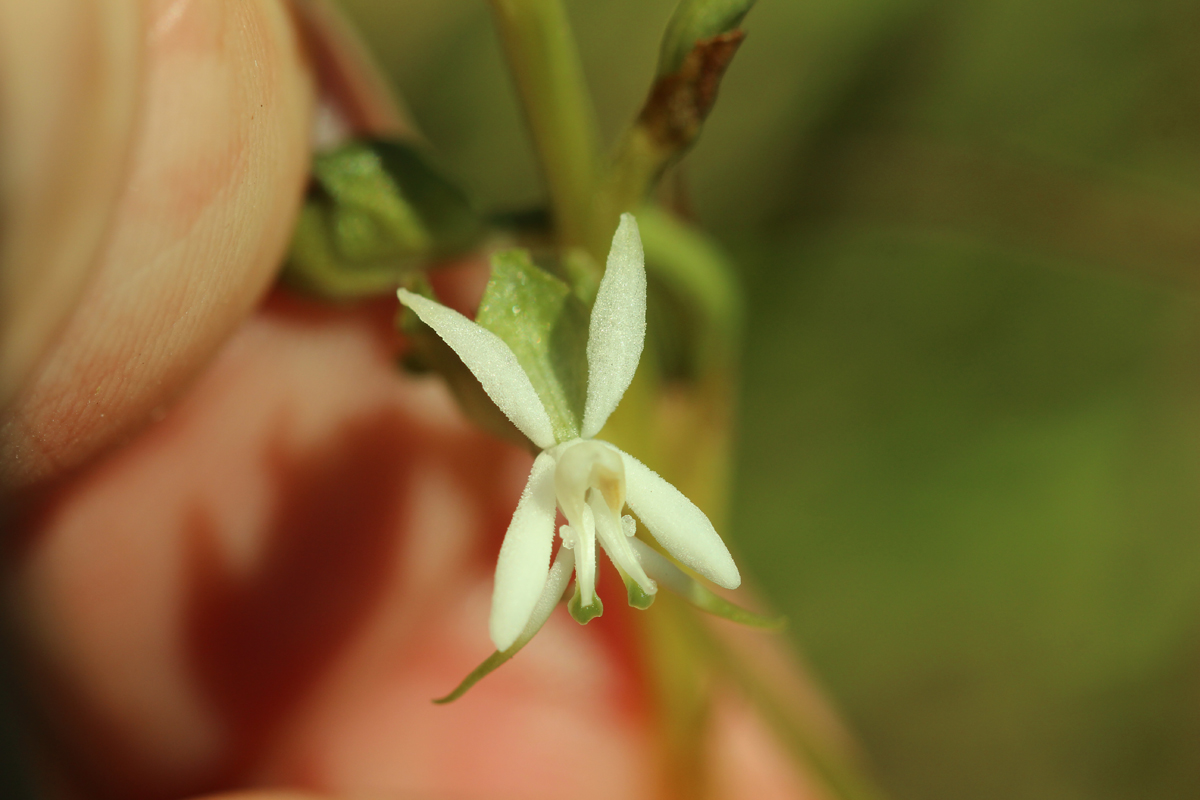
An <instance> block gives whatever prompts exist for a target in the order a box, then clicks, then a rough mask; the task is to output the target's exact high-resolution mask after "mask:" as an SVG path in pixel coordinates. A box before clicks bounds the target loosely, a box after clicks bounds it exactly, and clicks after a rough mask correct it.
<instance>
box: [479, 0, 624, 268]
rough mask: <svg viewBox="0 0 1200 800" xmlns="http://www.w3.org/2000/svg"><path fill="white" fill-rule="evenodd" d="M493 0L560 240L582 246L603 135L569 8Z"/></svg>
mask: <svg viewBox="0 0 1200 800" xmlns="http://www.w3.org/2000/svg"><path fill="white" fill-rule="evenodd" d="M490 2H491V5H492V10H493V11H494V12H495V17H496V25H497V27H498V28H499V30H500V39H501V41H502V43H503V45H504V52H505V55H506V57H507V58H508V65H509V68H510V69H511V70H512V73H513V77H514V79H515V81H516V84H517V92H518V94H519V95H520V98H521V103H522V105H523V106H524V109H525V116H526V118H527V120H528V122H529V127H530V129H531V130H532V133H533V140H534V145H535V146H536V148H537V154H538V159H539V161H540V162H541V168H542V173H543V175H544V176H545V179H546V184H547V188H548V189H549V192H550V203H551V207H552V209H553V212H554V220H555V223H556V226H557V229H558V235H559V243H560V244H561V245H563V246H580V245H584V244H585V243H586V236H587V230H588V220H589V217H590V214H591V203H592V194H593V192H594V191H595V187H596V173H597V161H598V156H597V138H598V137H597V135H596V126H595V119H594V114H593V110H592V104H591V99H590V97H589V95H588V91H587V85H586V83H585V82H584V77H583V68H582V66H581V64H580V61H579V53H578V51H577V50H576V48H575V40H574V37H573V36H572V35H571V28H570V25H569V24H568V22H567V15H566V12H565V10H564V9H563V7H562V3H561V2H559V0H490ZM603 255H604V254H603V253H601V254H600V256H601V257H603Z"/></svg>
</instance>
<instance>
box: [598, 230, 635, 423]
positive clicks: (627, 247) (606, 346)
mask: <svg viewBox="0 0 1200 800" xmlns="http://www.w3.org/2000/svg"><path fill="white" fill-rule="evenodd" d="M645 340H646V264H645V256H644V255H643V253H642V239H641V237H640V236H639V235H638V227H637V222H636V221H635V220H634V218H633V215H632V214H622V215H621V224H620V225H619V226H617V232H616V234H615V235H614V236H613V241H612V249H610V250H609V251H608V265H607V266H606V267H605V269H604V278H602V279H601V281H600V290H599V292H598V293H597V294H596V304H595V305H594V306H593V307H592V320H591V324H590V326H589V328H588V344H587V359H588V386H587V402H586V403H585V404H584V409H583V438H585V439H588V438H591V437H592V436H595V435H596V434H597V433H599V432H600V429H601V428H603V427H604V423H605V422H607V421H608V415H609V414H611V413H612V412H613V409H614V408H616V407H617V403H619V402H621V396H622V395H624V394H625V390H626V389H628V388H629V382H630V381H631V380H633V373H634V371H636V370H637V365H638V360H639V359H641V357H642V345H643V344H644V343H645Z"/></svg>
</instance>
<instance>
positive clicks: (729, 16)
mask: <svg viewBox="0 0 1200 800" xmlns="http://www.w3.org/2000/svg"><path fill="white" fill-rule="evenodd" d="M754 3H755V0H680V2H679V5H677V6H675V13H673V14H672V15H671V19H670V21H669V22H667V30H666V32H665V33H664V34H663V39H662V45H661V46H660V48H659V54H658V77H660V78H661V77H662V76H664V75H670V74H671V73H673V72H678V71H679V68H680V67H682V66H683V62H684V60H685V59H686V58H687V57H688V54H689V53H691V52H692V50H693V49H694V48H695V47H696V43H697V42H699V41H700V40H702V39H711V38H713V37H714V36H720V35H721V34H724V33H729V32H730V31H732V30H733V29H734V28H736V27H737V26H738V25H740V24H741V22H742V19H743V18H744V17H745V16H746V13H747V12H748V11H749V10H750V8H751V7H752V6H753V5H754Z"/></svg>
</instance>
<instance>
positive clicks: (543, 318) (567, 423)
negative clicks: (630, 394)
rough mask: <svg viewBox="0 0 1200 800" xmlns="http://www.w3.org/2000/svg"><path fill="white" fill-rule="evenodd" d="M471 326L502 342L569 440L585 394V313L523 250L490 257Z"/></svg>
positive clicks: (557, 429)
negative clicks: (475, 324) (484, 286)
mask: <svg viewBox="0 0 1200 800" xmlns="http://www.w3.org/2000/svg"><path fill="white" fill-rule="evenodd" d="M475 321H476V322H478V323H479V324H480V325H482V326H483V327H485V328H487V329H488V330H489V331H491V332H492V333H494V334H496V335H497V336H499V337H500V338H501V339H503V340H504V342H505V344H507V345H508V346H509V347H510V348H511V349H512V351H513V353H514V354H515V355H516V357H517V361H518V363H520V365H521V368H522V369H523V370H525V373H526V374H527V375H528V376H529V380H530V381H531V382H532V383H533V388H534V389H535V390H537V393H538V397H540V398H541V400H542V403H543V405H545V406H546V411H547V413H548V414H549V415H550V421H551V423H552V424H553V425H554V435H555V437H556V438H557V439H558V440H559V441H566V440H568V439H575V438H578V436H579V428H580V424H581V420H582V418H583V404H584V400H585V397H586V394H587V367H586V348H587V335H588V311H587V308H585V307H584V305H583V303H582V302H581V301H580V300H579V298H578V297H576V296H575V294H574V293H573V292H572V291H571V287H569V286H568V285H567V284H566V283H564V282H563V281H561V280H559V279H558V278H556V277H554V276H553V275H551V274H550V273H548V272H546V271H545V270H543V269H541V268H539V267H537V266H536V265H535V264H534V263H533V262H532V261H531V260H530V258H529V254H528V253H527V252H525V251H524V250H507V251H504V252H500V253H497V254H496V255H494V256H493V257H492V277H491V280H489V281H488V285H487V289H486V290H484V293H483V300H482V301H481V302H480V304H479V313H478V314H477V315H476V317H475Z"/></svg>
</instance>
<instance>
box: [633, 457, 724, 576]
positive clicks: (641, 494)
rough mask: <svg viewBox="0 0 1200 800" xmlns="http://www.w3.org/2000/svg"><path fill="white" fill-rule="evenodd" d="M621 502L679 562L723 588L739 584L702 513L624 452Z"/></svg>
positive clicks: (647, 468) (721, 547)
mask: <svg viewBox="0 0 1200 800" xmlns="http://www.w3.org/2000/svg"><path fill="white" fill-rule="evenodd" d="M621 457H622V458H624V459H625V502H627V503H628V504H629V507H630V508H631V509H633V512H634V513H635V514H637V515H638V517H640V518H641V520H642V522H643V523H644V524H645V525H646V528H647V529H648V530H649V531H650V533H651V535H653V536H654V538H655V539H657V540H658V543H659V544H661V545H662V546H663V547H664V548H666V550H667V552H668V553H670V554H671V555H672V556H674V557H675V558H677V559H679V561H680V562H681V563H683V564H686V565H687V566H689V567H691V568H692V569H694V570H696V572H699V573H700V574H701V575H703V576H704V577H706V578H708V579H709V580H710V581H712V582H713V583H715V584H717V585H719V586H724V587H725V588H726V589H736V588H737V587H738V585H739V584H741V582H742V576H741V575H740V574H739V573H738V568H737V565H736V564H734V563H733V556H731V555H729V550H728V548H726V547H725V543H724V542H722V541H721V537H720V536H719V535H717V531H716V529H715V528H713V526H712V523H711V522H709V521H708V517H706V516H705V515H704V512H703V511H701V510H700V509H698V508H696V505H695V504H694V503H693V502H692V501H691V500H688V499H687V498H686V497H684V496H683V493H682V492H680V491H679V490H678V489H676V488H675V487H674V486H672V485H671V484H669V483H667V482H666V481H665V480H663V479H662V477H661V476H660V475H659V474H658V473H657V472H655V471H654V470H652V469H650V468H649V467H647V466H646V465H645V464H643V463H642V462H640V461H638V460H637V459H636V458H634V457H633V456H631V455H629V454H628V453H624V452H623V453H621Z"/></svg>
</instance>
